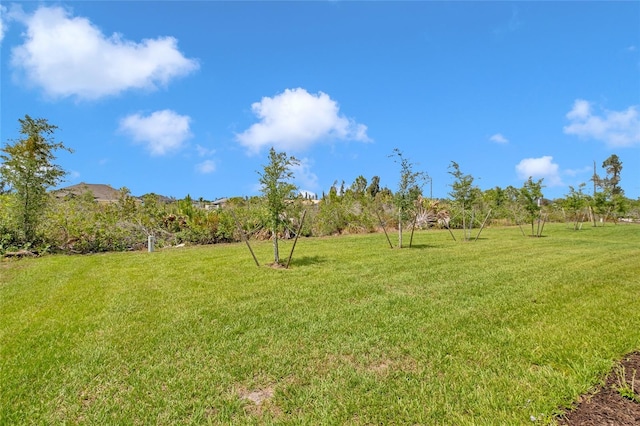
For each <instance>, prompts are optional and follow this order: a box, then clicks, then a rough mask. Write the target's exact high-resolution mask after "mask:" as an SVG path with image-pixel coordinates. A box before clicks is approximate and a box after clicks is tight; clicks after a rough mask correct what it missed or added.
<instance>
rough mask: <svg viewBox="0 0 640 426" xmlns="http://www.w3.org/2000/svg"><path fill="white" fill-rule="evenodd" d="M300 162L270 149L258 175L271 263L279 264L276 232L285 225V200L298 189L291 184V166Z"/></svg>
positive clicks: (291, 196) (292, 195)
mask: <svg viewBox="0 0 640 426" xmlns="http://www.w3.org/2000/svg"><path fill="white" fill-rule="evenodd" d="M299 164H300V162H299V161H298V159H296V158H295V157H291V156H288V155H287V154H286V153H285V152H276V150H275V149H274V148H273V147H272V148H271V149H270V150H269V163H268V164H266V165H264V166H263V171H262V172H258V174H259V175H260V190H261V191H262V194H263V195H264V198H265V202H266V207H267V221H268V226H269V228H270V230H271V234H272V239H273V262H274V264H275V265H278V264H280V254H279V251H278V232H279V231H280V230H281V229H282V228H283V225H284V224H285V223H286V215H285V213H286V211H287V200H290V199H291V198H293V197H294V196H295V191H296V190H297V189H298V188H297V186H296V185H295V184H293V183H292V182H291V180H292V179H293V171H292V170H291V168H292V167H293V166H297V165H299Z"/></svg>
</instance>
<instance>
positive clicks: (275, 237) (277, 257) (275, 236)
mask: <svg viewBox="0 0 640 426" xmlns="http://www.w3.org/2000/svg"><path fill="white" fill-rule="evenodd" d="M273 263H276V264H278V263H280V253H279V252H278V233H277V232H274V233H273Z"/></svg>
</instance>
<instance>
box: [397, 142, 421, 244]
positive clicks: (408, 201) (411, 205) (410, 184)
mask: <svg viewBox="0 0 640 426" xmlns="http://www.w3.org/2000/svg"><path fill="white" fill-rule="evenodd" d="M390 157H395V159H394V161H395V162H396V163H399V164H400V181H399V182H398V190H397V191H396V193H395V195H394V197H393V202H394V204H395V206H396V208H397V209H398V248H402V223H403V222H404V221H406V220H408V219H409V218H411V217H412V215H411V213H412V212H414V210H415V208H416V201H417V200H418V198H419V197H420V196H421V195H422V186H423V185H424V182H425V179H426V174H425V173H424V172H419V171H418V172H417V171H414V166H415V165H414V164H413V163H412V162H410V161H409V160H408V159H407V158H406V157H405V156H404V155H403V154H402V151H400V150H399V149H398V148H395V149H394V150H393V154H391V155H390Z"/></svg>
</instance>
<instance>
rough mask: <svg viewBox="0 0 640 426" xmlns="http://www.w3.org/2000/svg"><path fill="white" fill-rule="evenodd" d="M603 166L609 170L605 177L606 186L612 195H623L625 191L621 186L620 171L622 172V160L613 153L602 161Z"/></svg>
mask: <svg viewBox="0 0 640 426" xmlns="http://www.w3.org/2000/svg"><path fill="white" fill-rule="evenodd" d="M602 168H603V169H604V170H605V171H606V172H607V177H606V178H604V186H605V187H607V188H608V189H609V191H610V193H611V195H612V196H614V195H622V194H624V191H623V190H622V188H620V173H621V172H622V161H620V158H618V156H617V155H616V154H612V155H610V156H609V158H607V159H606V160H604V161H603V162H602Z"/></svg>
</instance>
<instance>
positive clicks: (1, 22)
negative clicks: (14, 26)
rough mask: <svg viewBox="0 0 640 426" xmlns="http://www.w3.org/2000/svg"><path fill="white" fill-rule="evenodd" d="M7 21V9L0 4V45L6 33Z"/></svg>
mask: <svg viewBox="0 0 640 426" xmlns="http://www.w3.org/2000/svg"><path fill="white" fill-rule="evenodd" d="M6 21H7V8H6V7H4V6H3V5H1V4H0V44H1V43H2V39H4V32H5V31H6V29H7V28H6V25H7V24H6Z"/></svg>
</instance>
